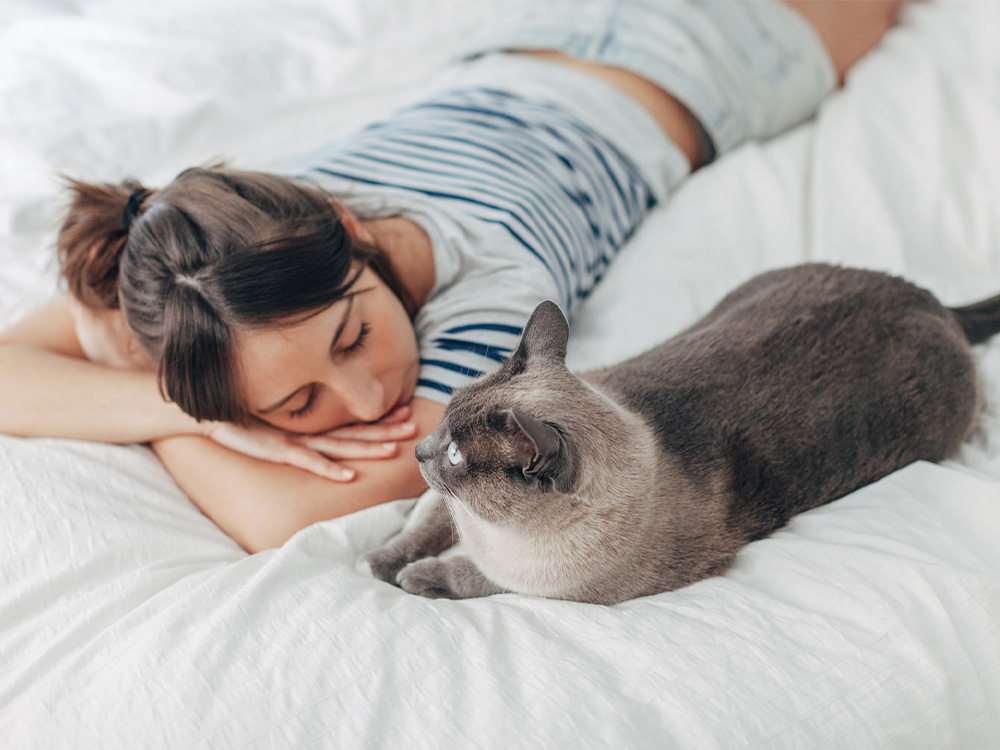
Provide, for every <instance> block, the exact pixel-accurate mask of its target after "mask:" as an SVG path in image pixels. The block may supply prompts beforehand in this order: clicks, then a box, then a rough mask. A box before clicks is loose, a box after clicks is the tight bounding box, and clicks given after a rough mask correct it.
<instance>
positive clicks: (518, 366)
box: [509, 300, 569, 371]
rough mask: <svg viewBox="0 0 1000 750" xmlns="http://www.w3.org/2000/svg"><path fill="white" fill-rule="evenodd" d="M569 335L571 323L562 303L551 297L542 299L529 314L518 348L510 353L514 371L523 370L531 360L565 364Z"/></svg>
mask: <svg viewBox="0 0 1000 750" xmlns="http://www.w3.org/2000/svg"><path fill="white" fill-rule="evenodd" d="M568 339H569V323H567V322H566V316H565V315H563V312H562V310H560V309H559V305H557V304H556V303H555V302H552V301H551V300H545V301H544V302H540V303H539V304H538V306H537V307H536V308H535V310H534V312H532V313H531V317H530V318H528V322H527V323H526V324H525V326H524V331H523V332H522V333H521V340H520V342H518V344H517V348H516V349H515V350H514V353H513V354H511V355H510V360H509V362H510V366H511V367H512V368H513V369H514V370H515V371H521V370H523V369H524V367H525V365H527V363H528V362H537V363H542V362H548V363H552V364H558V365H562V364H565V362H566V341H567V340H568Z"/></svg>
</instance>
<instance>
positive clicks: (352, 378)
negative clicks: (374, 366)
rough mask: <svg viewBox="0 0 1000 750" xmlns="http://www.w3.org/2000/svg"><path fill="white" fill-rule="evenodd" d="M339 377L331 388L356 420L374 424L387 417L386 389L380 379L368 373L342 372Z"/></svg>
mask: <svg viewBox="0 0 1000 750" xmlns="http://www.w3.org/2000/svg"><path fill="white" fill-rule="evenodd" d="M337 375H338V376H337V377H336V378H335V379H334V381H333V382H331V383H330V387H331V388H332V389H333V390H334V392H335V393H336V394H337V395H338V396H339V397H340V399H341V402H342V403H343V404H344V408H345V410H346V411H347V412H348V413H349V414H350V415H351V416H352V417H354V419H355V420H357V421H358V422H374V421H375V420H377V419H380V418H381V417H383V416H385V408H386V405H385V389H384V388H383V387H382V383H381V382H380V381H379V379H378V378H376V377H375V376H373V375H372V374H371V373H367V372H354V373H352V372H344V371H340V372H339V373H337Z"/></svg>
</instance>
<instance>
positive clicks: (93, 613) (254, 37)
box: [0, 0, 1000, 750]
mask: <svg viewBox="0 0 1000 750" xmlns="http://www.w3.org/2000/svg"><path fill="white" fill-rule="evenodd" d="M499 1H502V0H499ZM486 5H487V2H486V1H485V0H326V1H325V2H320V1H319V0H281V1H280V2H279V0H214V1H213V2H212V3H203V2H199V1H198V0H173V1H172V2H161V1H159V0H156V1H154V0H130V1H129V2H124V1H123V0H3V3H2V4H0V268H2V271H0V325H2V324H6V323H9V322H10V321H12V320H14V319H16V318H17V317H18V316H20V315H22V314H24V313H25V312H27V311H28V310H30V309H31V308H32V307H33V306H34V305H36V304H38V303H40V302H42V301H44V300H45V299H46V298H47V297H49V296H51V295H52V294H53V292H54V290H55V282H54V273H53V268H52V264H51V255H52V249H51V248H52V243H53V239H54V232H55V227H56V226H57V224H58V221H59V218H60V210H61V199H60V197H59V194H58V191H57V183H56V180H55V178H54V174H55V173H57V172H67V173H69V174H72V175H75V176H81V177H86V178H89V179H94V180H110V181H118V180H120V179H122V178H124V177H126V176H135V177H138V178H140V179H142V180H143V181H145V182H147V183H149V184H153V185H156V184H161V183H163V182H165V181H167V180H169V179H170V178H171V177H172V176H173V174H174V173H176V172H177V171H179V170H180V169H182V168H184V167H186V166H189V165H191V164H195V163H205V162H208V161H212V160H214V159H218V158H226V159H229V160H230V161H231V162H232V163H233V164H235V165H237V166H248V167H258V168H267V167H268V166H271V165H274V164H277V163H279V162H280V161H281V160H282V159H284V158H286V157H288V156H291V155H293V154H295V153H297V152H299V151H301V150H305V149H307V148H309V147H312V146H316V145H318V144H320V143H321V142H322V141H324V140H325V139H327V138H329V137H333V136H335V135H337V134H340V133H344V132H348V131H349V130H350V129H351V128H353V127H355V126H357V125H359V124H361V123H363V122H365V121H367V120H369V119H371V118H373V117H375V116H377V115H379V114H382V113H385V112H387V111H389V110H390V109H391V108H392V107H394V106H396V105H397V104H399V103H402V102H404V101H407V100H409V99H411V98H412V97H414V96H416V95H418V94H419V91H420V82H421V81H422V80H423V78H424V76H425V75H426V74H427V73H429V72H430V71H432V70H434V69H435V68H436V67H437V66H438V65H439V64H440V63H441V62H442V61H443V60H444V59H445V58H446V56H447V54H448V50H449V49H451V48H454V46H455V45H456V43H457V42H458V40H460V39H461V38H462V37H463V36H464V35H465V34H466V33H468V31H469V29H470V28H472V27H473V26H474V25H475V24H476V23H477V21H478V19H480V18H481V16H482V12H483V10H484V9H485V7H486ZM998 35H1000V3H997V2H994V0H982V1H981V2H977V1H975V0H968V1H962V0H953V1H952V2H932V3H921V4H918V5H916V6H914V7H911V8H909V9H908V10H907V12H906V13H905V16H904V23H903V25H902V26H901V27H900V28H898V29H896V30H894V31H893V32H891V33H890V35H889V36H888V37H887V38H886V39H885V41H884V43H883V45H882V47H881V48H880V49H879V50H878V51H877V52H876V53H874V54H872V55H871V56H870V57H869V58H868V59H866V60H865V61H864V62H863V63H862V64H861V65H859V66H858V67H857V68H856V69H855V71H854V73H853V75H852V76H851V77H850V79H849V82H848V85H847V87H846V89H845V90H844V91H843V92H841V93H839V94H837V95H836V96H834V97H833V98H832V99H831V100H829V101H828V103H827V104H826V105H824V107H823V109H822V111H821V112H820V113H819V115H818V117H817V118H816V120H815V121H814V122H811V123H808V124H806V125H805V126H803V127H800V128H798V129H797V130H795V131H793V132H792V133H789V134H787V135H785V136H783V137H781V138H779V139H777V140H775V141H773V142H770V143H767V144H762V145H752V146H748V147H746V148H744V149H742V150H741V151H739V152H737V153H736V154H733V155H732V156H731V157H730V158H727V159H726V160H724V161H723V162H721V163H719V164H717V165H714V166H712V167H710V168H708V169H706V170H704V171H703V172H701V173H699V174H698V175H697V176H695V177H694V178H693V179H692V180H691V181H690V182H689V183H688V184H687V185H686V186H685V187H684V188H683V189H682V190H680V191H679V193H678V194H677V195H676V197H675V199H674V200H673V201H672V202H671V203H670V204H669V205H667V206H665V207H663V208H661V209H658V211H657V213H656V214H655V215H654V216H653V217H652V218H651V219H650V220H649V221H648V222H647V223H646V224H645V225H644V227H643V228H642V230H641V231H640V232H639V233H638V234H637V235H636V236H635V238H634V240H633V241H632V243H631V245H630V246H629V247H628V248H626V250H624V251H623V254H622V256H621V258H620V259H619V261H618V262H617V264H616V265H615V267H614V268H613V269H612V271H611V273H610V274H609V275H608V276H607V279H606V281H604V282H603V283H602V285H601V287H600V288H599V289H598V290H597V291H596V292H595V293H594V294H593V296H592V298H591V299H590V300H589V301H588V303H587V305H586V307H585V309H584V311H583V313H582V314H581V316H580V317H579V318H578V319H577V320H576V321H575V322H574V327H573V334H572V341H571V363H572V364H574V365H575V366H578V367H584V366H589V365H594V364H599V363H605V362H609V361H613V360H615V359H618V358H621V357H624V356H626V355H628V354H633V353H636V352H638V351H639V350H641V349H643V348H645V347H646V346H648V345H649V344H652V343H653V342H655V341H657V340H659V339H660V338H663V337H665V336H666V335H669V334H670V333H672V332H674V331H676V330H678V329H680V328H681V327H683V326H684V325H686V324H687V323H689V322H691V321H692V320H693V319H694V317H696V316H697V315H700V314H702V313H704V312H705V311H706V310H707V309H708V308H709V307H711V306H712V305H713V304H714V303H715V302H716V301H717V300H718V298H719V297H720V296H721V295H722V294H723V293H724V292H725V291H727V290H728V289H730V288H731V287H733V286H735V285H736V284H738V283H740V282H741V281H743V280H745V279H746V278H748V277H749V276H750V275H752V274H754V273H757V272H759V271H761V270H764V269H766V268H771V267H776V266H782V265H788V264H792V263H797V262H801V261H805V260H819V259H822V260H830V261H836V262H842V263H849V264H855V265H861V266H866V267H873V268H879V269H884V270H889V271H892V272H898V273H902V274H905V275H906V276H907V277H909V278H911V279H913V280H914V281H916V282H918V283H920V284H922V285H924V286H926V287H928V288H930V289H932V290H933V291H934V292H935V293H937V294H938V295H939V296H940V297H941V298H942V299H943V300H944V301H945V302H946V303H949V304H959V303H964V302H969V301H973V300H977V299H979V298H982V297H986V296H990V295H993V294H996V293H998V292H1000V46H998V44H997V41H996V40H997V37H998ZM981 355H982V370H983V374H984V379H985V384H986V393H987V397H988V400H989V405H988V407H987V412H986V414H985V415H984V417H983V420H982V425H983V427H982V429H981V430H980V431H979V432H978V433H977V434H976V435H975V436H974V438H973V439H972V440H971V441H970V442H969V444H968V445H967V446H966V447H965V448H964V449H963V451H962V453H961V454H960V455H959V456H957V457H956V459H954V460H951V461H947V462H945V463H944V464H942V465H932V464H923V463H922V464H915V465H913V466H910V467H908V468H906V469H903V470H901V471H899V472H897V473H896V474H894V475H892V476H890V477H887V478H886V479H884V480H882V481H880V482H878V483H877V484H875V485H873V486H870V487H867V488H864V489H862V490H860V491H858V492H856V493H854V494H853V495H850V496H848V497H846V498H844V499H842V500H839V501H837V502H835V503H833V504H831V505H828V506H825V507H823V508H819V509H817V510H814V511H811V512H809V513H806V514H804V515H801V516H799V517H797V518H796V519H794V520H793V522H792V523H791V524H790V525H789V526H788V527H786V528H785V529H783V530H781V531H779V532H778V533H776V534H775V535H774V536H773V537H771V538H769V539H766V540H763V541H759V542H756V543H754V544H751V545H750V546H748V547H747V548H746V549H745V550H744V551H743V552H742V553H741V554H740V555H739V558H738V561H737V564H736V565H735V567H734V568H733V569H732V570H731V571H730V572H729V573H727V574H726V575H725V576H724V577H720V578H714V579H710V580H707V581H703V582H701V583H698V584H696V585H693V586H690V587H688V588H685V589H683V590H680V591H676V592H672V593H667V594H662V595H659V596H653V597H648V598H644V599H639V600H635V601H632V602H627V603H624V604H621V605H618V606H614V607H600V606H592V605H584V604H577V603H568V602H558V601H546V600H541V599H533V598H529V597H523V596H516V595H502V596H494V597H490V598H487V599H481V600H472V601H460V602H452V601H429V600H424V599H420V598H415V597H411V596H408V595H407V594H405V593H403V592H401V591H400V590H398V589H395V588H393V587H391V586H389V585H387V584H384V583H380V582H376V581H374V580H372V579H371V578H370V577H369V576H367V575H366V574H365V573H364V572H362V571H360V570H359V569H358V568H357V566H356V560H357V557H358V555H359V554H360V553H361V552H363V551H364V550H366V549H368V548H370V547H372V546H373V545H375V544H378V543H379V542H381V541H382V540H384V539H385V538H386V537H387V536H388V535H390V534H392V533H393V532H394V531H396V530H398V529H399V528H400V527H401V525H402V524H403V522H404V520H405V516H406V512H407V510H408V509H409V508H410V506H411V505H412V501H400V502H396V503H391V504H387V505H381V506H377V507H374V508H371V509H369V510H365V511H362V512H359V513H356V514H354V515H351V516H348V517H345V518H341V519H337V520H333V521H329V522H325V523H321V524H317V525H314V526H312V527H310V528H307V529H305V530H304V531H302V532H300V533H299V534H298V535H296V536H295V537H294V538H293V539H292V540H291V541H289V542H288V543H287V544H286V545H285V546H284V547H283V548H281V549H279V550H275V551H271V552H265V553H261V554H257V555H253V556H249V555H247V554H246V553H244V552H243V551H242V550H241V549H240V548H239V547H238V546H237V545H236V544H235V543H234V542H232V541H231V540H230V539H229V538H228V537H226V536H225V535H224V534H223V533H222V532H221V531H219V530H218V529H217V528H216V527H215V526H214V525H213V524H212V523H211V522H210V521H208V520H207V519H206V518H205V517H203V516H202V515H201V513H200V512H199V511H198V510H197V509H196V508H195V507H194V506H193V505H192V504H191V503H190V502H189V501H188V499H187V498H186V497H185V496H184V494H183V493H182V492H181V491H180V490H179V489H178V488H177V486H176V485H175V484H174V483H173V481H172V480H171V479H170V477H169V476H168V475H167V474H166V472H165V471H164V470H163V469H162V467H161V466H160V465H159V464H158V462H157V461H156V459H155V458H154V457H153V456H152V454H151V453H150V452H149V451H148V450H146V449H145V448H143V447H140V446H125V447H117V446H108V445H100V444H89V443H83V442H73V441H65V440H25V439H16V438H10V437H6V436H0V519H2V520H0V748H129V749H134V748H184V749H193V748H293V747H294V748H314V747H315V748H323V747H329V748H380V749H381V748H434V749H437V748H458V747H463V748H465V747H487V748H494V747H497V748H499V747H518V748H556V747H559V748H673V747H683V748H719V749H720V750H729V749H731V748H738V747H766V748H796V749H799V748H810V747H818V748H901V749H906V750H910V749H911V748H973V749H978V748H997V747H1000V709H998V707H1000V341H998V342H997V343H994V344H991V345H988V346H985V347H981ZM0 387H2V384H0ZM289 501H290V502H293V501H294V499H293V498H290V499H289Z"/></svg>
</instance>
